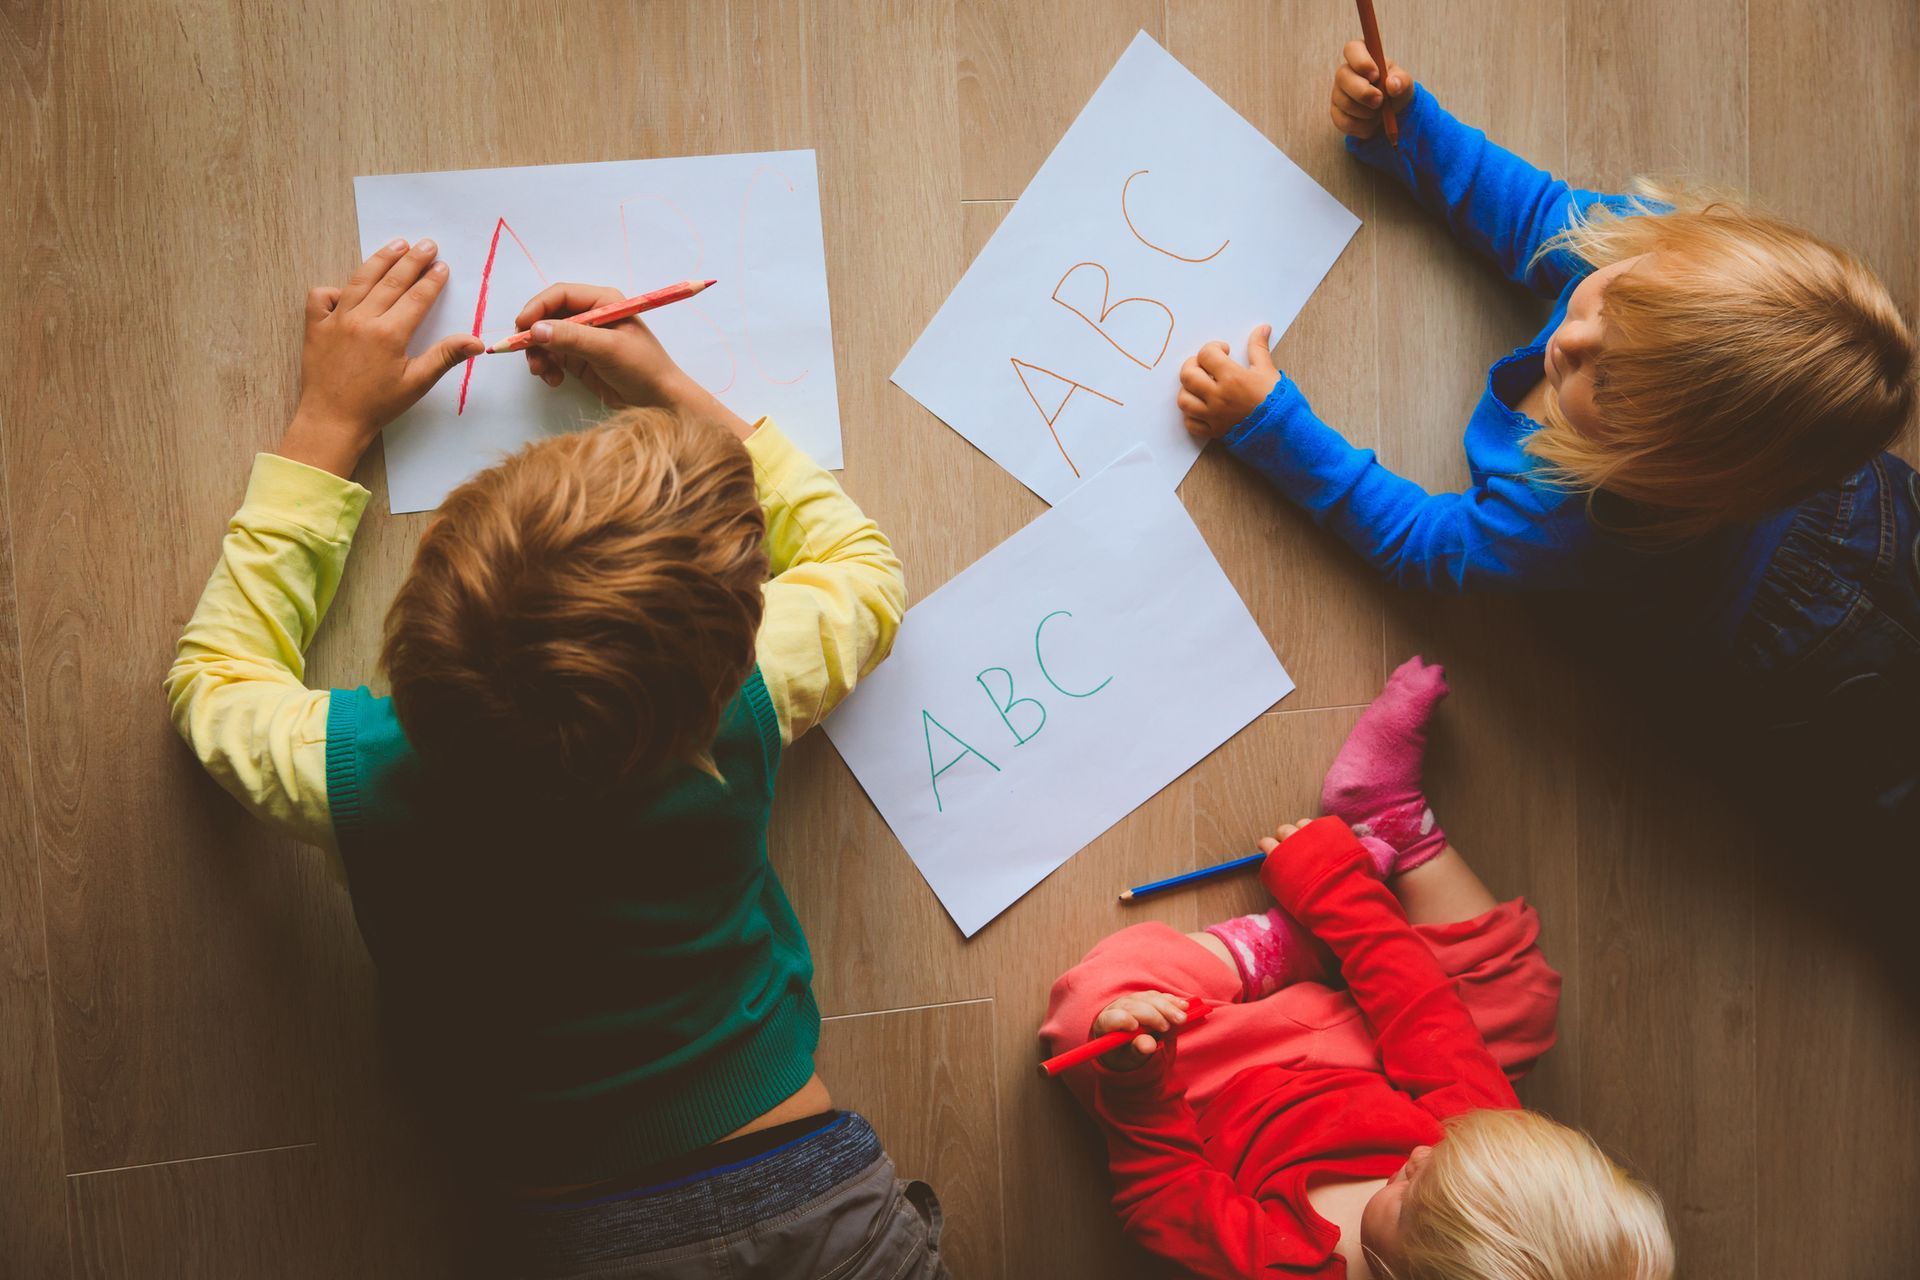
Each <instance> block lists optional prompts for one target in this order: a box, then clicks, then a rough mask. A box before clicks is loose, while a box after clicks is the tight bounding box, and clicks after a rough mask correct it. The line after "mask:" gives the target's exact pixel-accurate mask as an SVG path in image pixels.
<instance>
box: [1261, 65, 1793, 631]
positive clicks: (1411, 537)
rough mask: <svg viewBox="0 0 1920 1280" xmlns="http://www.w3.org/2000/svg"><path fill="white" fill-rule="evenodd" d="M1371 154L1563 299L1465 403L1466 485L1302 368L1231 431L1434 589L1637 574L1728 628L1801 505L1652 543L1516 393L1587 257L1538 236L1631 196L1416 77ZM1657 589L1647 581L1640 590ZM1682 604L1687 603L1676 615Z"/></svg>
mask: <svg viewBox="0 0 1920 1280" xmlns="http://www.w3.org/2000/svg"><path fill="white" fill-rule="evenodd" d="M1348 147H1349V149H1350V150H1352V152H1353V153H1354V154H1355V155H1356V156H1358V157H1359V158H1360V159H1361V160H1362V161H1364V162H1365V163H1367V164H1369V165H1372V166H1373V167H1374V168H1376V169H1379V170H1381V171H1383V172H1385V173H1389V174H1391V175H1393V176H1394V177H1395V178H1397V179H1399V181H1400V182H1401V183H1402V184H1404V185H1405V186H1406V187H1407V189H1408V190H1409V191H1410V192H1412V194H1413V196H1414V198H1415V199H1416V200H1418V201H1419V202H1420V203H1421V204H1422V205H1424V206H1425V207H1426V208H1427V209H1429V210H1430V211H1432V212H1433V213H1435V214H1437V215H1438V216H1439V217H1440V218H1442V219H1443V220H1444V221H1445V222H1446V224H1447V226H1448V227H1449V228H1450V229H1451V230H1452V231H1453V234H1454V235H1455V236H1456V237H1458V238H1459V239H1460V240H1461V241H1462V242H1463V243H1465V244H1467V245H1470V246H1472V247H1473V248H1475V249H1477V250H1479V251H1480V252H1481V253H1482V254H1484V255H1485V256H1486V257H1487V258H1488V259H1489V260H1491V261H1492V262H1493V264H1494V265H1495V266H1497V267H1498V268H1499V269H1500V271H1501V272H1502V273H1503V274H1504V275H1506V277H1507V278H1508V279H1509V280H1512V281H1513V282H1514V283H1516V284H1520V285H1524V286H1525V287H1526V288H1528V289H1530V290H1532V291H1533V292H1534V293H1536V294H1539V295H1540V296H1541V297H1543V298H1552V299H1554V304H1553V311H1552V314H1551V315H1550V316H1548V318H1547V321H1546V324H1545V325H1544V326H1543V327H1542V328H1541V330H1540V331H1539V333H1537V334H1536V335H1535V336H1534V338H1533V340H1532V341H1531V342H1529V343H1528V344H1527V345H1526V346H1524V347H1521V348H1520V349H1519V350H1517V351H1514V352H1513V353H1512V354H1510V355H1507V356H1504V357H1502V358H1501V359H1500V360H1499V361H1498V362H1496V363H1495V364H1494V366H1493V367H1492V368H1491V369H1490V370H1488V373H1487V386H1486V390H1485V391H1484V392H1483V393H1482V394H1481V396H1480V400H1479V403H1477V404H1476V405H1475V406H1474V408H1473V413H1472V415H1471V416H1470V417H1469V418H1468V419H1467V428H1466V439H1465V445H1466V452H1467V463H1468V466H1469V469H1470V471H1471V474H1472V479H1473V483H1472V486H1471V487H1470V488H1468V489H1467V490H1466V491H1465V492H1464V493H1428V492H1427V491H1426V490H1425V489H1423V488H1421V487H1420V486H1419V485H1418V484H1415V483H1414V482H1413V481H1411V480H1408V479H1406V478H1405V477H1403V476H1398V475H1395V474H1394V473H1393V472H1392V471H1389V470H1388V469H1387V468H1386V467H1384V466H1382V465H1380V461H1379V459H1378V458H1376V457H1375V456H1374V453H1373V451H1372V450H1371V449H1356V448H1354V447H1353V446H1352V445H1351V444H1349V443H1347V441H1346V439H1345V438H1344V437H1342V436H1341V435H1340V433H1339V432H1337V431H1335V430H1334V429H1332V428H1331V427H1329V426H1327V425H1326V424H1325V423H1323V422H1321V421H1320V419H1319V418H1318V417H1317V416H1315V414H1314V412H1313V407H1312V406H1311V405H1309V404H1308V403H1307V399H1306V397H1305V396H1304V395H1302V394H1301V393H1300V388H1299V387H1298V386H1296V385H1295V384H1294V382H1293V380H1292V379H1290V378H1287V377H1285V376H1284V375H1283V376H1282V377H1281V379H1280V381H1279V383H1278V384H1277V385H1276V386H1275V387H1274V389H1273V392H1272V394H1270V395H1269V396H1268V397H1267V399H1266V401H1265V402H1264V403H1262V404H1261V406H1260V407H1259V408H1258V409H1256V410H1254V411H1253V413H1251V414H1250V415H1248V416H1247V418H1246V419H1245V420H1244V421H1242V422H1241V423H1239V425H1237V426H1236V427H1234V429H1233V430H1232V431H1230V432H1229V433H1228V434H1227V436H1226V444H1227V447H1228V449H1229V450H1231V451H1232V452H1233V453H1234V454H1235V455H1236V456H1237V457H1239V458H1241V459H1242V460H1243V461H1245V462H1247V463H1248V464H1249V465H1251V466H1252V467H1254V468H1255V469H1256V470H1258V471H1259V472H1260V473H1261V474H1262V475H1264V476H1266V477H1267V479H1269V480H1270V481H1272V482H1273V484H1274V486H1275V487H1276V488H1278V489H1279V490H1280V491H1281V492H1282V493H1284V494H1286V495H1287V496H1288V497H1289V498H1291V499H1293V500H1294V501H1295V502H1297V503H1299V504H1300V505H1301V506H1303V507H1305V508H1306V509H1307V510H1308V512H1310V513H1311V514H1312V516H1313V519H1314V520H1315V522H1316V523H1318V524H1320V525H1322V526H1324V527H1326V528H1329V529H1331V530H1333V531H1334V532H1335V533H1337V534H1339V535H1340V537H1341V538H1343V539H1345V540H1346V542H1347V544H1348V545H1349V546H1351V547H1352V548H1353V549H1354V550H1355V551H1357V552H1359V553H1360V554H1361V555H1362V556H1364V557H1365V558H1366V559H1367V560H1368V561H1369V562H1370V563H1372V564H1373V565H1375V566H1376V567H1377V568H1379V569H1380V570H1381V571H1382V572H1384V573H1385V574H1386V575H1387V576H1388V577H1389V578H1391V579H1392V580H1393V581H1394V582H1397V583H1400V584H1402V585H1410V586H1421V587H1427V588H1431V589H1433V590H1436V591H1473V590H1488V589H1494V590H1499V589H1506V590H1554V589H1566V588H1588V589H1592V588H1601V589H1609V588H1610V589H1616V590H1618V589H1625V588H1630V587H1631V588H1634V591H1633V592H1632V594H1633V595H1634V596H1638V597H1641V598H1642V602H1643V603H1646V604H1651V603H1652V598H1653V597H1657V598H1659V599H1660V600H1661V601H1662V602H1663V603H1662V604H1661V605H1660V606H1659V611H1660V612H1662V613H1665V614H1668V615H1669V618H1670V621H1672V622H1673V623H1674V624H1676V625H1677V626H1680V627H1682V628H1684V629H1686V630H1689V631H1693V630H1699V631H1701V632H1703V633H1707V634H1714V635H1717V636H1720V637H1725V636H1727V635H1729V634H1730V633H1731V631H1732V629H1733V627H1734V625H1735V624H1736V623H1737V622H1738V620H1739V618H1740V616H1741V615H1743V614H1744V613H1745V612H1746V608H1747V605H1748V603H1749V601H1750V600H1751V598H1752V594H1753V588H1754V586H1755V585H1756V584H1757V583H1758V581H1759V578H1760V576H1761V574H1762V573H1764V572H1765V569H1766V566H1767V562H1768V561H1769V560H1770V559H1771V557H1772V554H1773V550H1774V548H1775V546H1776V545H1777V544H1778V542H1779V540H1780V536H1781V533H1782V531H1783V530H1784V528H1785V526H1786V523H1787V520H1788V517H1789V515H1790V514H1791V513H1790V512H1782V513H1780V515H1778V516H1776V517H1774V518H1771V519H1769V520H1767V521H1765V522H1763V523H1762V524H1760V525H1758V526H1753V527H1747V528H1740V529H1737V530H1730V531H1728V532H1726V533H1724V534H1721V535H1717V536H1715V537H1713V538H1710V539H1707V540H1705V541H1703V542H1699V543H1695V544H1693V545H1690V546H1689V547H1687V548H1686V549H1685V550H1683V551H1679V552H1673V553H1668V554H1665V555H1651V554H1648V553H1645V552H1640V551H1636V550H1634V549H1632V548H1630V547H1628V546H1626V545H1624V544H1623V543H1622V542H1620V541H1619V540H1618V539H1616V538H1612V537H1609V536H1608V535H1606V534H1605V533H1604V532H1602V531H1601V530H1599V529H1597V528H1596V527H1595V526H1594V525H1593V524H1592V522H1591V521H1590V520H1589V518H1588V516H1587V506H1586V499H1585V497H1584V496H1583V495H1579V494H1573V493H1569V492H1567V491H1566V490H1564V489H1560V488H1556V487H1555V486H1553V485H1552V484H1550V483H1549V482H1548V481H1547V480H1546V479H1545V478H1544V477H1543V476H1542V475H1541V474H1540V469H1539V464H1538V462H1537V460H1536V459H1534V458H1533V457H1532V456H1531V455H1529V454H1528V453H1527V452H1526V451H1525V450H1524V449H1523V448H1522V447H1521V442H1522V441H1523V440H1525V439H1526V437H1527V435H1528V433H1530V432H1532V431H1535V430H1537V429H1538V428H1539V424H1538V423H1536V422H1534V421H1533V420H1532V419H1530V418H1528V417H1526V416H1525V415H1524V414H1521V413H1518V412H1516V411H1514V410H1513V409H1512V408H1511V407H1509V406H1511V405H1513V404H1516V403H1518V402H1519V400H1520V398H1521V397H1522V396H1523V395H1525V394H1526V392H1527V391H1529V390H1530V389H1531V388H1532V387H1533V386H1534V384H1535V383H1537V382H1538V381H1539V380H1540V378H1541V377H1542V376H1543V374H1544V372H1545V368H1544V362H1545V352H1546V343H1547V338H1548V337H1549V336H1550V335H1551V334H1552V333H1553V331H1554V330H1555V329H1556V328H1558V327H1559V325H1560V322H1561V320H1562V319H1563V318H1564V317H1565V315H1566V309H1567V299H1568V297H1569V295H1571V294H1572V292H1573V290H1574V288H1575V286H1577V285H1578V284H1579V283H1580V280H1581V279H1582V278H1583V277H1584V276H1585V275H1586V274H1587V272H1588V271H1589V270H1591V268H1589V267H1588V266H1587V265H1586V264H1585V263H1583V262H1581V261H1580V260H1579V259H1577V258H1575V257H1573V256H1572V255H1570V254H1567V253H1564V252H1555V253H1551V254H1548V255H1546V256H1544V257H1542V258H1540V259H1539V260H1538V261H1535V260H1534V253H1535V251H1536V250H1537V249H1538V248H1539V247H1540V246H1541V244H1543V243H1544V242H1545V241H1546V240H1547V239H1548V238H1549V237H1551V236H1552V235H1553V234H1554V233H1555V232H1557V231H1560V230H1562V229H1563V228H1565V227H1566V226H1567V225H1568V223H1569V222H1570V221H1572V219H1573V218H1574V217H1575V216H1576V214H1578V213H1579V212H1580V211H1582V210H1585V209H1588V208H1590V207H1592V206H1594V205H1606V206H1609V207H1612V208H1615V209H1620V210H1622V211H1626V210H1630V209H1631V208H1632V207H1633V206H1632V204H1631V202H1630V200H1629V198H1628V197H1626V196H1617V195H1603V194H1600V193H1598V192H1593V191H1582V190H1579V189H1576V188H1574V187H1570V186H1568V185H1567V184H1566V183H1565V182H1563V181H1561V180H1560V179H1558V178H1556V177H1554V176H1553V175H1552V174H1549V173H1545V172H1543V171H1541V170H1539V169H1536V168H1534V167H1533V166H1532V165H1530V164H1528V163H1527V162H1526V161H1525V160H1522V159H1521V158H1520V157H1519V156H1516V155H1514V154H1513V153H1512V152H1510V151H1507V150H1505V149H1504V148H1502V147H1500V146H1497V145H1495V144H1494V143H1492V142H1490V141H1488V140H1487V136H1486V134H1484V133H1482V132H1480V130H1478V129H1474V128H1471V127H1470V126H1467V125H1464V124H1461V123H1460V122H1459V121H1458V120H1455V119H1454V118H1453V117H1452V116H1450V115H1448V114H1447V113H1446V112H1445V111H1444V110H1442V109H1441V107H1440V104H1439V103H1437V102H1436V101H1434V99H1433V95H1431V94H1430V93H1428V92H1427V91H1426V89H1424V88H1422V87H1419V86H1416V87H1415V89H1414V94H1413V100H1412V102H1411V103H1410V104H1409V105H1408V107H1407V109H1406V110H1405V111H1403V112H1402V113H1401V115H1400V145H1399V147H1398V148H1394V147H1392V146H1390V145H1388V144H1387V143H1386V142H1385V141H1384V140H1383V139H1381V138H1379V137H1375V138H1372V139H1369V140H1367V141H1365V142H1358V141H1356V140H1354V139H1351V138H1350V139H1348ZM1643 589H1645V590H1643ZM1674 609H1678V610H1680V611H1681V614H1682V616H1673V614H1672V612H1671V611H1672V610H1674Z"/></svg>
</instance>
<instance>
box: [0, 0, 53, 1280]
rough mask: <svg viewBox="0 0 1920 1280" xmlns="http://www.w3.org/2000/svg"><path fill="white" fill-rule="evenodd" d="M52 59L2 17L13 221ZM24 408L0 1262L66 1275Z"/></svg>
mask: <svg viewBox="0 0 1920 1280" xmlns="http://www.w3.org/2000/svg"><path fill="white" fill-rule="evenodd" d="M56 49H57V37H56V23H55V20H54V16H53V15H52V14H51V13H50V12H48V11H47V9H46V8H45V7H15V8H11V9H8V10H7V11H6V12H5V13H4V14H0V111H4V113H5V116H6V119H7V120H9V121H11V122H12V124H11V126H10V128H9V130H8V138H7V141H6V143H5V144H0V190H3V191H5V192H6V193H7V196H6V197H5V199H6V203H7V205H8V206H9V210H8V212H9V216H10V217H13V216H17V204H16V201H17V200H20V199H24V198H27V197H29V196H30V195H31V194H32V193H34V192H36V191H37V190H39V189H40V184H39V178H38V175H37V173H36V172H35V169H36V159H35V151H36V149H37V148H36V147H35V145H34V144H36V143H38V142H41V141H42V140H43V139H44V136H45V135H44V133H43V132H42V130H41V128H40V127H38V122H39V121H40V120H41V119H43V118H44V113H45V112H46V111H47V110H48V109H49V104H50V102H51V99H52V96H53V94H54V91H55V90H54V75H53V66H52V64H53V59H54V57H55V54H56ZM35 273H36V267H35V264H34V262H33V258H32V253H31V249H30V245H29V244H28V243H27V242H25V241H24V240H23V238H21V237H18V236H14V235H9V236H6V237H4V238H0V282H3V283H4V287H5V288H6V289H7V291H8V293H9V295H11V296H12V297H14V298H16V299H17V298H18V297H19V296H20V295H22V294H25V293H27V292H29V291H30V290H31V285H30V284H29V281H30V279H31V277H32V276H33V275H34V274H35ZM30 314H31V313H30V312H29V311H28V309H27V308H26V307H24V306H18V305H7V306H3V307H0V343H4V344H5V348H6V349H7V350H8V351H12V352H15V353H21V352H24V351H26V350H27V348H28V347H29V346H30V345H31V344H32V343H33V342H34V340H35V338H34V334H33V331H32V327H31V326H32V321H31V319H30V318H29V317H30ZM16 358H17V357H16ZM23 363H29V364H30V362H23ZM4 396H5V392H3V391H0V397H4ZM20 408H22V406H21V404H20V402H19V401H18V400H13V399H0V1123H4V1125H5V1127H6V1134H7V1136H6V1140H5V1141H4V1142H0V1188H5V1192H4V1194H0V1257H4V1258H5V1259H6V1260H7V1265H8V1266H9V1267H11V1268H17V1269H18V1270H19V1273H20V1274H22V1275H30V1276H64V1275H67V1274H69V1268H68V1262H67V1206H66V1189H65V1186H64V1181H63V1175H64V1174H65V1172H66V1170H65V1167H64V1165H65V1159H64V1152H63V1151H62V1137H61V1116H60V1095H59V1066H58V1064H57V1062H56V1061H55V1057H54V1036H53V1013H52V992H51V989H50V987H49V983H48V975H47V935H46V928H45V923H44V919H43V916H42V907H41V896H40V885H41V874H40V848H39V841H38V839H37V838H36V834H35V831H34V826H35V820H36V819H35V813H34V804H33V767H32V761H31V759H30V755H31V750H32V749H31V745H30V743H29V739H28V734H27V728H28V726H27V688H26V683H25V679H24V676H23V673H22V670H21V617H20V611H19V603H18V597H17V594H16V591H15V563H14V513H13V505H12V500H11V496H10V495H11V485H10V483H9V480H10V476H9V471H8V466H7V459H8V457H9V456H10V454H11V452H12V451H11V450H10V449H9V447H8V437H9V436H10V435H11V434H12V433H13V432H16V431H19V430H22V429H23V428H28V427H29V426H30V424H31V423H32V421H33V419H32V417H31V416H30V415H29V414H27V413H23V412H15V411H16V410H18V409H20Z"/></svg>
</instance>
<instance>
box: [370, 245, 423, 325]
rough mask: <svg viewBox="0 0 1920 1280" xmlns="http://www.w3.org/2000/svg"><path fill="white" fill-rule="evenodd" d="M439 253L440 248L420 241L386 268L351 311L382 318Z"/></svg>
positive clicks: (411, 286)
mask: <svg viewBox="0 0 1920 1280" xmlns="http://www.w3.org/2000/svg"><path fill="white" fill-rule="evenodd" d="M439 251H440V246H438V245H436V244H435V243H434V242H433V241H431V240H422V241H421V242H420V243H419V244H416V245H414V246H413V248H411V249H409V250H407V251H406V252H405V253H403V254H401V255H400V258H399V260H398V261H397V262H395V263H394V264H393V265H392V266H390V267H388V268H387V274H385V275H383V276H381V277H380V278H379V279H378V280H376V281H374V284H373V288H371V289H369V290H367V294H366V296H365V297H364V298H362V299H360V301H359V303H358V304H356V306H355V307H354V309H355V310H356V311H362V312H366V313H369V314H371V315H377V316H383V315H385V314H386V313H387V312H388V311H390V310H391V309H392V308H393V305H394V304H395V303H396V302H398V301H400V299H401V297H402V296H403V295H404V294H405V293H406V292H407V290H409V289H411V288H413V286H414V282H415V281H417V280H419V279H420V277H421V276H422V275H423V274H424V273H425V272H426V269H427V268H428V267H429V266H431V265H432V263H433V255H434V254H436V253H438V252H439Z"/></svg>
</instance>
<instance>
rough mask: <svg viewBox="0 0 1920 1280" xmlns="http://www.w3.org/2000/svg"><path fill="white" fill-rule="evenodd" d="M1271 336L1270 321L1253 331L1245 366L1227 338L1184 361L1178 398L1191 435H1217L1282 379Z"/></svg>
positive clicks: (1214, 437) (1255, 406)
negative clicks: (1234, 356) (1228, 347)
mask: <svg viewBox="0 0 1920 1280" xmlns="http://www.w3.org/2000/svg"><path fill="white" fill-rule="evenodd" d="M1272 338H1273V326H1272V325H1270V324H1263V325H1260V326H1259V327H1257V328H1256V329H1254V331H1253V332H1252V333H1250V334H1248V335H1247V363H1246V364H1244V365H1242V364H1238V363H1236V362H1235V361H1234V358H1233V357H1232V356H1231V355H1229V354H1228V352H1227V344H1226V343H1224V342H1209V343H1208V344H1207V345H1206V346H1204V347H1202V348H1200V350H1199V352H1198V354H1196V355H1194V356H1192V357H1191V358H1190V359H1188V361H1187V362H1186V363H1185V364H1183V365H1181V366H1180V395H1179V397H1178V398H1177V399H1176V400H1175V402H1174V403H1176V404H1178V405H1179V406H1180V412H1181V413H1182V414H1183V415H1185V417H1186V420H1187V431H1188V433H1189V434H1190V435H1194V436H1198V437H1199V438H1200V439H1202V440H1218V439H1219V438H1220V437H1221V436H1223V435H1225V434H1227V432H1229V431H1231V430H1233V429H1234V427H1236V426H1238V425H1239V423H1240V420H1241V419H1243V418H1245V417H1246V416H1247V415H1248V414H1250V413H1252V412H1253V411H1254V410H1255V409H1258V408H1259V407H1260V402H1261V401H1262V400H1265V399H1266V398H1267V393H1268V392H1270V391H1272V390H1273V387H1274V384H1275V383H1277V382H1279V381H1280V370H1278V369H1276V368H1275V367H1274V365H1273V352H1272V351H1271V350H1269V349H1268V346H1267V344H1268V343H1269V342H1270V341H1272Z"/></svg>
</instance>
